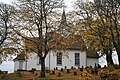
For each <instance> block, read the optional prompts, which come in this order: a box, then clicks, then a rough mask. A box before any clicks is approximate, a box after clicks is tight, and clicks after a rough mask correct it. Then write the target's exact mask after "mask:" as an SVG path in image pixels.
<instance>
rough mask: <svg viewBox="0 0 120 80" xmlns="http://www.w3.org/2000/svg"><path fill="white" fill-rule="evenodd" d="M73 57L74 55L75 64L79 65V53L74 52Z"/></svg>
mask: <svg viewBox="0 0 120 80" xmlns="http://www.w3.org/2000/svg"><path fill="white" fill-rule="evenodd" d="M74 57H75V66H79V65H80V53H75V54H74Z"/></svg>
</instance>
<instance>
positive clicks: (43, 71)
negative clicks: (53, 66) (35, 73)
mask: <svg viewBox="0 0 120 80" xmlns="http://www.w3.org/2000/svg"><path fill="white" fill-rule="evenodd" d="M40 77H42V78H44V77H45V59H44V58H42V59H41V75H40Z"/></svg>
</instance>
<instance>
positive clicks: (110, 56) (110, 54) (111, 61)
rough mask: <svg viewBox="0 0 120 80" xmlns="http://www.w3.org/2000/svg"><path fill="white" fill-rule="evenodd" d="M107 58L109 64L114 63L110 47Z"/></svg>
mask: <svg viewBox="0 0 120 80" xmlns="http://www.w3.org/2000/svg"><path fill="white" fill-rule="evenodd" d="M109 51H110V52H109V60H110V65H114V62H113V59H112V49H111V48H110V49H109Z"/></svg>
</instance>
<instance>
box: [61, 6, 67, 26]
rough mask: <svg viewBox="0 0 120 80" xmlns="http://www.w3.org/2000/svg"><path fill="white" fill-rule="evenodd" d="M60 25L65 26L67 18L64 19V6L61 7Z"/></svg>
mask: <svg viewBox="0 0 120 80" xmlns="http://www.w3.org/2000/svg"><path fill="white" fill-rule="evenodd" d="M60 25H62V26H67V20H66V15H65V8H63V13H62V18H61V23H60Z"/></svg>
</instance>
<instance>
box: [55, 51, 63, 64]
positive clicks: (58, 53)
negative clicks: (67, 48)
mask: <svg viewBox="0 0 120 80" xmlns="http://www.w3.org/2000/svg"><path fill="white" fill-rule="evenodd" d="M62 55H63V54H62V52H57V55H56V64H57V66H61V65H62Z"/></svg>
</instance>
